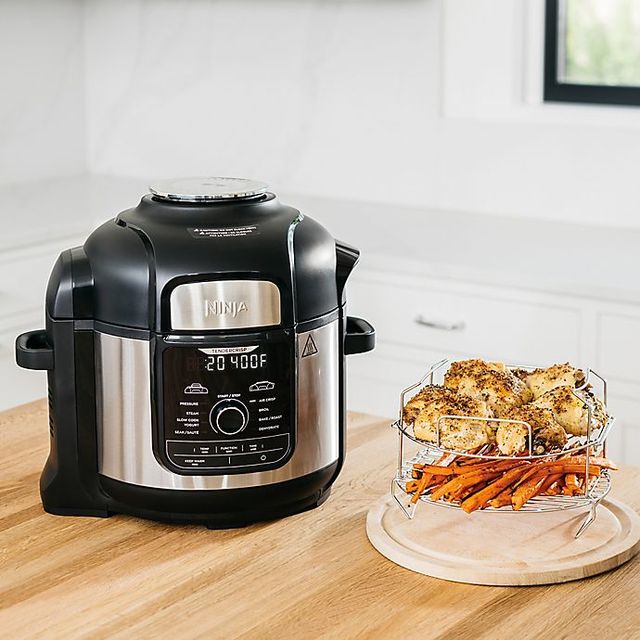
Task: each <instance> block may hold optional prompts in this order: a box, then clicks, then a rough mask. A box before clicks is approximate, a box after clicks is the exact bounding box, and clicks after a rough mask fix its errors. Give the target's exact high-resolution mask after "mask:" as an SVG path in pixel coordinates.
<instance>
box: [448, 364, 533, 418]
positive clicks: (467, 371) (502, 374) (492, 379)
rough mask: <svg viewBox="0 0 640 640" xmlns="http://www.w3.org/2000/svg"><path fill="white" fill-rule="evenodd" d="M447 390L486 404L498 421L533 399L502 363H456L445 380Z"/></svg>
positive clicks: (524, 386) (529, 392)
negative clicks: (498, 418)
mask: <svg viewBox="0 0 640 640" xmlns="http://www.w3.org/2000/svg"><path fill="white" fill-rule="evenodd" d="M444 386H445V387H447V388H449V389H453V390H455V391H457V392H458V393H461V394H464V395H466V396H470V397H472V398H474V399H476V400H479V401H480V402H483V403H485V404H486V405H487V408H488V409H489V411H491V412H492V413H493V414H494V415H495V416H497V417H501V416H502V415H504V414H505V413H508V412H509V411H510V410H511V409H513V408H514V407H519V406H521V405H523V404H525V403H526V402H529V401H530V400H531V398H532V394H531V391H530V390H529V388H528V387H527V385H526V384H525V383H524V382H523V381H522V380H520V378H518V377H517V376H515V375H514V374H513V373H512V372H511V371H509V369H507V367H505V365H504V364H502V363H501V362H485V361H484V360H460V361H458V362H452V363H451V366H450V367H449V370H448V371H447V373H446V374H445V376H444Z"/></svg>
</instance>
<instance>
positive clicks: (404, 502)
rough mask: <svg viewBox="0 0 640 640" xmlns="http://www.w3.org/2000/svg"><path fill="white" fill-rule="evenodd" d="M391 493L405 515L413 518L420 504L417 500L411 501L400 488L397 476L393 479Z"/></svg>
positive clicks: (410, 518)
mask: <svg viewBox="0 0 640 640" xmlns="http://www.w3.org/2000/svg"><path fill="white" fill-rule="evenodd" d="M391 495H392V496H393V498H394V500H395V501H396V502H397V503H398V505H399V506H400V508H401V509H402V511H403V513H404V515H405V516H407V518H409V520H413V516H414V515H415V513H416V507H417V506H418V505H417V504H416V503H415V502H411V499H410V498H409V497H408V495H407V494H406V493H405V492H404V491H402V489H400V487H399V486H398V483H397V482H396V479H395V478H394V479H393V480H392V481H391Z"/></svg>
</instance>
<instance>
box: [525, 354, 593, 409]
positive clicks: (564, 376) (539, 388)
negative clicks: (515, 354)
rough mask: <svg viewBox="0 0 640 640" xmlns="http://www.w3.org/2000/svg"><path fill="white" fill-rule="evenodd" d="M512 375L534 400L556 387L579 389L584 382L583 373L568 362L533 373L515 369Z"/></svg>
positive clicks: (536, 370) (535, 370)
mask: <svg viewBox="0 0 640 640" xmlns="http://www.w3.org/2000/svg"><path fill="white" fill-rule="evenodd" d="M513 373H514V374H515V375H516V376H518V378H520V380H522V381H523V382H524V383H525V384H526V385H527V387H528V388H529V389H530V390H531V393H532V394H533V399H534V400H535V399H537V398H539V397H540V396H542V395H544V394H545V393H547V391H551V390H552V389H555V388H556V387H564V386H568V387H579V386H581V385H582V384H584V381H585V376H584V371H582V370H581V369H576V368H575V367H574V366H573V365H571V364H569V363H568V362H565V363H564V364H554V365H552V366H550V367H546V368H543V369H534V370H533V371H527V370H526V369H515V370H514V372H513Z"/></svg>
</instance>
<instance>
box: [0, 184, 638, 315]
mask: <svg viewBox="0 0 640 640" xmlns="http://www.w3.org/2000/svg"><path fill="white" fill-rule="evenodd" d="M145 192H146V181H144V180H140V179H133V178H119V177H110V176H100V175H84V176H75V177H69V178H60V179H53V180H46V181H39V182H37V183H26V184H20V185H14V186H5V187H0V217H1V219H2V222H3V226H4V232H3V234H2V235H1V236H0V251H7V250H10V249H15V248H18V247H22V246H29V245H34V244H38V243H42V242H46V241H48V240H51V239H55V238H63V237H72V236H78V235H79V236H83V235H86V234H88V233H89V231H90V230H91V229H93V228H95V227H96V226H97V225H98V224H100V223H101V222H103V221H104V220H106V219H108V218H110V217H113V216H114V215H115V214H116V213H118V212H119V211H122V210H123V209H126V208H128V207H132V206H135V205H136V204H137V202H138V200H139V199H140V197H141V195H142V194H143V193H145ZM281 200H282V201H283V202H285V203H288V204H291V205H293V206H295V207H296V208H299V209H301V210H302V211H303V212H304V213H306V214H308V215H310V216H312V217H314V218H316V219H317V220H318V221H319V222H321V223H322V224H324V225H325V226H326V227H327V228H328V229H329V230H330V231H331V233H332V234H333V235H335V236H336V237H338V238H340V239H341V240H344V241H346V242H349V243H351V244H354V245H355V246H357V247H358V248H359V249H360V250H361V252H362V260H361V267H364V268H373V269H381V270H392V271H394V272H404V273H413V274H418V275H425V276H432V277H438V278H452V279H456V280H465V281H468V282H469V281H470V282H476V283H480V284H488V285H498V286H510V287H523V288H526V289H532V290H540V291H551V292H554V293H559V294H568V295H578V296H581V297H594V298H600V299H608V300H613V301H617V302H623V303H632V304H640V230H636V229H614V228H607V227H591V226H580V225H574V224H568V223H556V222H548V221H535V220H521V219H515V218H506V217H499V216H488V215H482V214H472V213H460V212H450V211H449V212H447V211H433V210H420V209H412V208H406V207H396V206H393V205H385V204H373V203H366V202H345V201H338V200H333V199H328V198H317V197H310V196H304V195H295V194H284V195H282V196H281Z"/></svg>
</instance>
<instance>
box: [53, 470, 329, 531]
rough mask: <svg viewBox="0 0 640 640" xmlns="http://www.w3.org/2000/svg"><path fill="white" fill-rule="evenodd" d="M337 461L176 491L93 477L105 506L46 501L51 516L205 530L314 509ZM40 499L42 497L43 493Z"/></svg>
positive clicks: (325, 492) (325, 494) (326, 491)
mask: <svg viewBox="0 0 640 640" xmlns="http://www.w3.org/2000/svg"><path fill="white" fill-rule="evenodd" d="M339 467H340V464H339V462H335V463H334V464H332V465H330V466H328V467H325V468H324V469H320V470H319V471H316V472H314V473H311V474H309V475H306V476H302V477H301V478H296V479H295V480H288V481H287V482H280V483H277V484H271V485H264V486H261V487H250V488H245V489H219V490H210V491H207V490H202V491H200V490H197V491H181V490H169V489H153V488H150V487H143V486H138V485H133V484H128V483H126V482H120V481H119V480H113V479H111V478H107V477H106V476H99V482H100V486H101V488H102V491H103V492H104V494H105V503H106V505H107V509H106V510H102V509H91V508H86V507H79V508H73V507H71V506H67V505H65V506H64V507H62V506H60V505H52V504H48V502H47V500H46V499H44V500H43V504H44V508H45V511H47V512H49V513H53V514H55V515H71V516H93V517H108V516H110V515H113V514H116V513H123V514H127V515H132V516H137V517H140V518H146V519H148V520H156V521H159V522H171V523H190V524H204V525H206V526H207V527H209V528H210V529H229V528H237V527H243V526H246V525H249V524H252V523H254V522H261V521H265V520H275V519H277V518H283V517H285V516H289V515H293V514H295V513H301V512H303V511H308V510H310V509H314V508H315V507H317V506H319V505H321V504H322V503H323V502H324V501H325V500H326V499H327V498H328V497H329V493H330V491H331V490H330V485H331V483H332V482H333V480H334V479H335V477H336V475H337V471H338V470H339ZM43 498H45V496H44V495H43Z"/></svg>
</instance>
